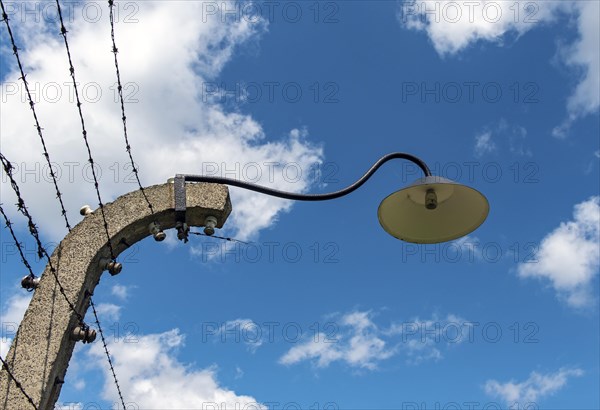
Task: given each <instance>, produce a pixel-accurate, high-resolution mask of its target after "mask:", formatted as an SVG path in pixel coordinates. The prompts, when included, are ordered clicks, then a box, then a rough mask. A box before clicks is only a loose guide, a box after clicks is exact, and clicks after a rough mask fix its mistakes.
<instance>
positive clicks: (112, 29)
mask: <svg viewBox="0 0 600 410" xmlns="http://www.w3.org/2000/svg"><path fill="white" fill-rule="evenodd" d="M114 5H115V4H114V1H113V0H108V8H109V10H110V13H109V17H110V38H111V40H112V53H113V54H114V56H115V70H116V73H117V92H118V94H119V101H120V102H121V120H122V121H123V136H124V138H125V149H126V150H127V154H128V155H129V160H130V161H131V167H132V169H133V174H134V175H135V179H136V181H137V183H138V186H139V187H140V191H142V195H143V196H144V199H145V200H146V203H147V204H148V208H150V212H151V213H152V214H153V215H154V208H153V207H152V204H151V203H150V200H149V199H148V196H147V195H146V191H145V190H144V187H143V186H142V183H141V182H140V176H139V174H138V169H137V167H136V166H135V162H134V161H133V155H132V154H131V144H129V137H128V136H127V116H126V115H125V101H124V99H123V86H122V84H121V71H120V70H119V60H118V58H117V53H118V52H119V49H118V48H117V44H116V42H115V19H114V13H113V8H114Z"/></svg>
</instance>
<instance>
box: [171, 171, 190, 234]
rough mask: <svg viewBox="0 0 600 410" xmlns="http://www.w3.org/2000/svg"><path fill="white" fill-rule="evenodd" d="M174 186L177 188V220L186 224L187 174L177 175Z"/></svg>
mask: <svg viewBox="0 0 600 410" xmlns="http://www.w3.org/2000/svg"><path fill="white" fill-rule="evenodd" d="M173 188H174V190H175V221H176V222H181V223H182V224H184V223H185V211H186V207H187V205H186V199H185V175H181V174H177V175H175V180H174V187H173Z"/></svg>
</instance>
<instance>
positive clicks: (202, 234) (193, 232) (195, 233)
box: [190, 231, 252, 245]
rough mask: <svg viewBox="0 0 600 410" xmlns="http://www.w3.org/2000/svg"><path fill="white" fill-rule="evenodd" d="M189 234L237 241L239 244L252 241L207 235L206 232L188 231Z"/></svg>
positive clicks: (246, 243) (248, 243)
mask: <svg viewBox="0 0 600 410" xmlns="http://www.w3.org/2000/svg"><path fill="white" fill-rule="evenodd" d="M190 234H192V235H197V236H206V237H207V238H214V239H221V240H224V241H228V242H238V243H241V244H244V245H250V244H251V243H252V242H244V241H241V240H239V239H235V238H229V237H225V236H217V235H207V234H205V233H202V232H195V231H190Z"/></svg>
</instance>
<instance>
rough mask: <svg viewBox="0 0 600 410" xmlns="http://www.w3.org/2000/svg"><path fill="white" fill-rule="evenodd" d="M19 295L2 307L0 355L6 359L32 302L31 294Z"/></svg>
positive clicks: (12, 297)
mask: <svg viewBox="0 0 600 410" xmlns="http://www.w3.org/2000/svg"><path fill="white" fill-rule="evenodd" d="M24 292H25V291H23V293H17V294H15V295H13V296H11V297H10V298H9V299H8V300H7V301H6V303H5V305H4V306H2V313H1V314H0V331H1V334H0V355H1V356H2V357H6V355H7V353H8V350H9V349H10V344H11V342H12V339H13V337H14V336H15V335H16V333H17V330H18V329H19V324H20V323H21V321H22V320H23V316H24V315H25V311H26V310H27V307H28V306H29V302H30V301H31V296H32V294H31V293H24Z"/></svg>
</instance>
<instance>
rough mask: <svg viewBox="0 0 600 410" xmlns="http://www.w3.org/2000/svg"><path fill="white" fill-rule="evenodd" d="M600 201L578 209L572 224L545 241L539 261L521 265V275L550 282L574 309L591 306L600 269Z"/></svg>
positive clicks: (579, 205)
mask: <svg viewBox="0 0 600 410" xmlns="http://www.w3.org/2000/svg"><path fill="white" fill-rule="evenodd" d="M599 242H600V197H598V196H594V197H591V198H590V199H588V200H587V201H584V202H582V203H580V204H577V205H575V208H574V212H573V220H572V221H568V222H563V223H561V224H560V226H559V227H558V228H556V229H554V230H553V231H552V232H550V233H549V234H548V235H546V236H545V237H544V239H543V240H542V242H541V243H540V246H539V251H538V253H537V255H536V260H533V261H531V262H529V263H521V264H519V266H518V274H519V276H521V277H523V278H528V277H533V278H541V279H547V280H549V281H550V283H551V284H552V286H553V287H554V289H555V290H556V291H557V293H558V295H559V297H561V298H563V299H565V300H566V302H567V304H568V305H570V306H572V307H584V306H588V305H589V304H590V303H591V302H592V298H593V296H592V286H591V284H592V280H593V279H594V277H596V276H597V275H598V267H599V266H600V246H599Z"/></svg>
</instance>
